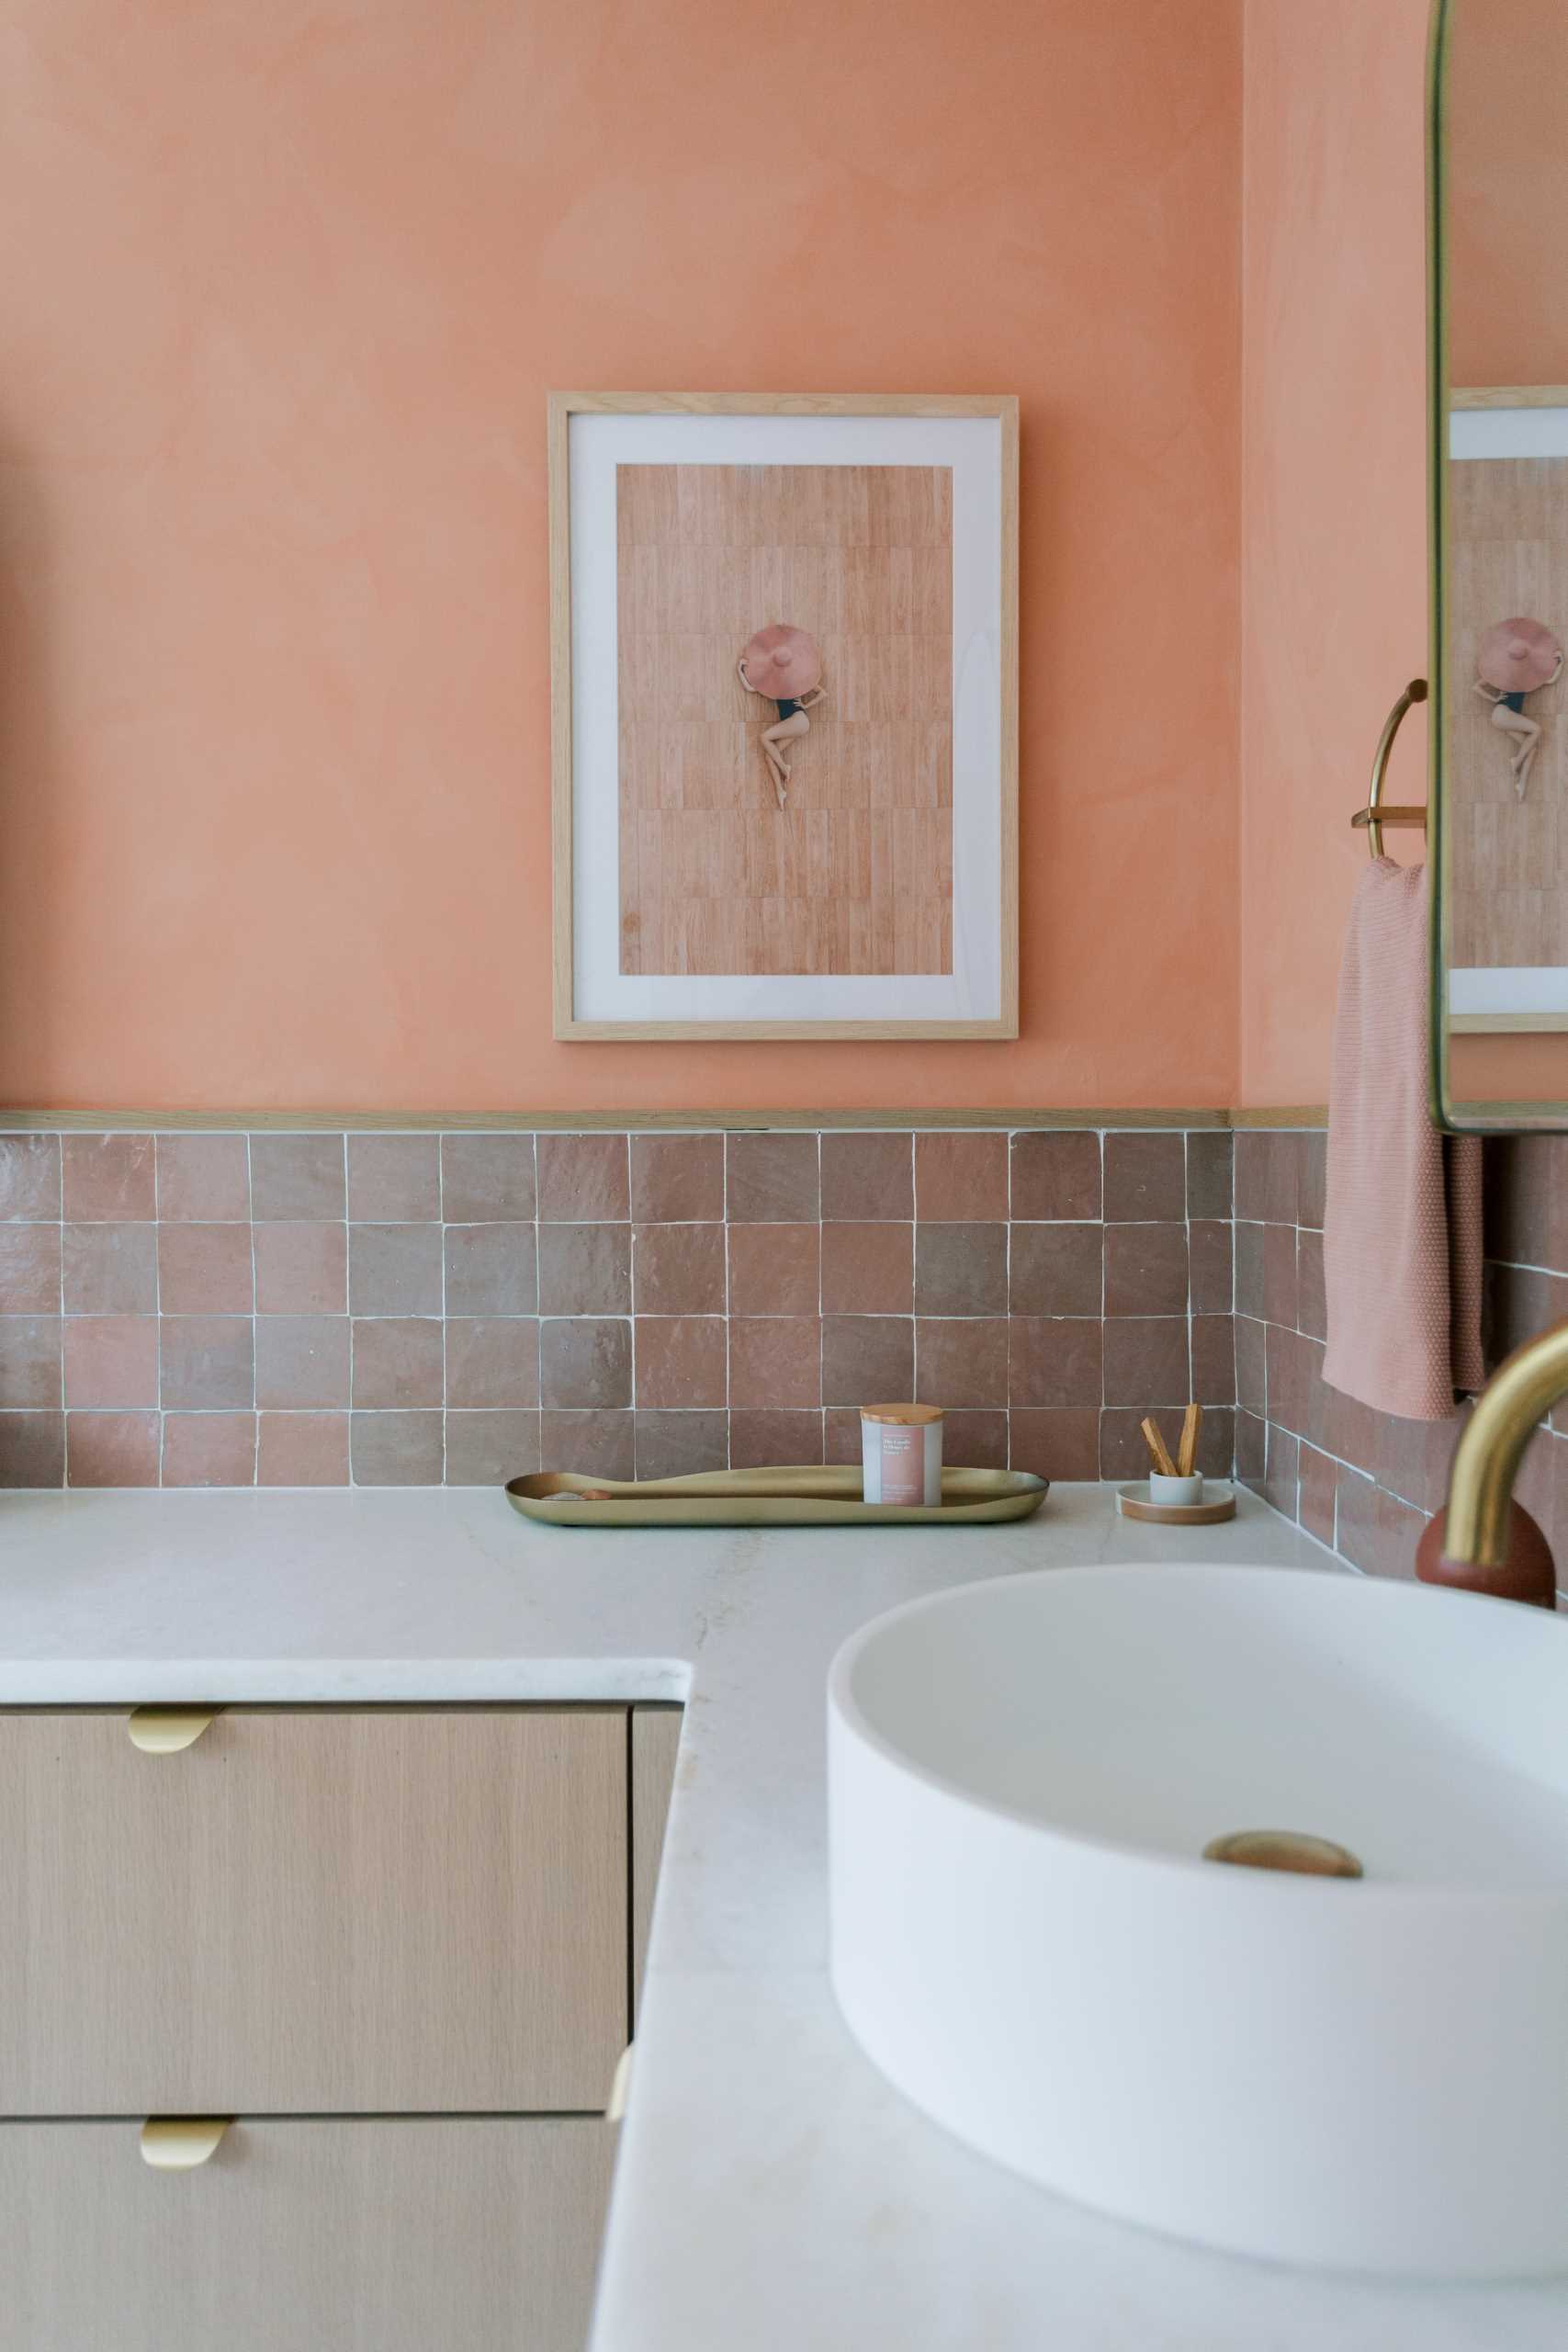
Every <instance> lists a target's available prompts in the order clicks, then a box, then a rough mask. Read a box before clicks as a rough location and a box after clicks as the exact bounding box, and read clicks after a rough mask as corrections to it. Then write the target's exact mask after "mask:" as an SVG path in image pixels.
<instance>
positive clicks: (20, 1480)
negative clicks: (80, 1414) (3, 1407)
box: [0, 1413, 65, 1488]
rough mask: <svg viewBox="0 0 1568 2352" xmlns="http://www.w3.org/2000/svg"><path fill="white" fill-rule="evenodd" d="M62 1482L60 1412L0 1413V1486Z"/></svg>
mask: <svg viewBox="0 0 1568 2352" xmlns="http://www.w3.org/2000/svg"><path fill="white" fill-rule="evenodd" d="M64 1483H65V1416H64V1414H63V1413H0V1487H6V1488H12V1487H60V1486H63V1485H64Z"/></svg>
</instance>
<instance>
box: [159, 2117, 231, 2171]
mask: <svg viewBox="0 0 1568 2352" xmlns="http://www.w3.org/2000/svg"><path fill="white" fill-rule="evenodd" d="M233 2120H234V2119H233V2117H232V2116H230V2115H150V2116H149V2117H148V2119H147V2120H146V2122H145V2123H144V2124H143V2125H142V2127H141V2161H142V2163H143V2164H144V2165H152V2169H153V2171H154V2172H194V2171H195V2170H196V2167H197V2165H204V2164H205V2163H206V2162H207V2159H208V2157H209V2155H211V2154H212V2153H213V2150H214V2149H215V2148H216V2147H217V2145H218V2143H219V2142H220V2140H221V2138H222V2137H223V2134H224V2132H225V2131H227V2130H228V2129H229V2126H230V2124H231V2122H232V2121H233Z"/></svg>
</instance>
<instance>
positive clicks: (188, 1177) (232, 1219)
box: [155, 1135, 251, 1225]
mask: <svg viewBox="0 0 1568 2352" xmlns="http://www.w3.org/2000/svg"><path fill="white" fill-rule="evenodd" d="M155 1142H156V1147H157V1152H156V1159H157V1174H158V1215H159V1216H160V1218H161V1219H162V1220H163V1222H164V1224H165V1225H172V1224H185V1223H186V1222H197V1223H200V1224H203V1225H230V1224H236V1223H243V1222H244V1221H245V1220H246V1219H247V1218H248V1217H249V1216H250V1214H251V1166H250V1159H249V1158H248V1156H247V1153H246V1149H245V1138H244V1136H203V1135H193V1136H186V1135H172V1136H157V1137H156V1138H155Z"/></svg>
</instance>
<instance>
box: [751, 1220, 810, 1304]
mask: <svg viewBox="0 0 1568 2352" xmlns="http://www.w3.org/2000/svg"><path fill="white" fill-rule="evenodd" d="M821 1230H822V1229H821V1227H820V1226H816V1225H732V1226H731V1227H730V1228H729V1312H730V1313H731V1315H815V1314H816V1313H817V1311H818V1305H819V1303H820V1300H821V1295H822V1247H821Z"/></svg>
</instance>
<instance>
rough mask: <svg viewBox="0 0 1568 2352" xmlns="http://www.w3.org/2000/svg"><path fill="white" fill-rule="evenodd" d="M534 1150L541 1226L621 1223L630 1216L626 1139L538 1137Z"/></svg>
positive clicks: (605, 1136) (617, 1137) (599, 1136)
mask: <svg viewBox="0 0 1568 2352" xmlns="http://www.w3.org/2000/svg"><path fill="white" fill-rule="evenodd" d="M536 1151H537V1155H538V1171H539V1216H540V1219H541V1221H542V1222H543V1223H546V1224H549V1225H560V1224H568V1225H575V1224H587V1225H592V1224H602V1223H614V1224H620V1223H622V1222H624V1221H626V1219H628V1218H629V1217H630V1216H631V1186H630V1180H629V1177H628V1174H627V1168H628V1159H627V1138H626V1136H624V1135H594V1136H556V1135H547V1136H539V1137H538V1139H537V1143H536Z"/></svg>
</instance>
